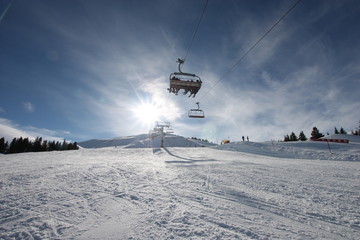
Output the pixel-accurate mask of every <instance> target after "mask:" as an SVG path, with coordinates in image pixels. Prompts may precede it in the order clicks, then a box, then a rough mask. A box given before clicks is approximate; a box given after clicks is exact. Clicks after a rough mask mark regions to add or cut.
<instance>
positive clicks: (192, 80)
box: [167, 59, 202, 97]
mask: <svg viewBox="0 0 360 240" xmlns="http://www.w3.org/2000/svg"><path fill="white" fill-rule="evenodd" d="M177 62H178V63H179V67H178V68H179V72H174V73H171V74H170V78H169V80H170V87H169V88H168V89H167V90H169V93H174V94H175V95H178V93H179V91H180V89H184V92H183V94H184V95H186V94H188V93H189V92H190V95H189V97H191V96H192V97H195V95H196V94H197V92H198V91H199V90H200V88H201V84H202V81H201V79H200V77H199V76H197V75H195V74H192V73H184V72H182V71H181V65H182V64H184V60H183V59H178V60H177Z"/></svg>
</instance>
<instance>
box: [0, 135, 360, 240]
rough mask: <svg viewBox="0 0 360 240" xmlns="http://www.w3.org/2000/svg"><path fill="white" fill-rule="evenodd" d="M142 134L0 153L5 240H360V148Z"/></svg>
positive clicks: (0, 225)
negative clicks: (59, 148)
mask: <svg viewBox="0 0 360 240" xmlns="http://www.w3.org/2000/svg"><path fill="white" fill-rule="evenodd" d="M146 139H147V138H146V137H144V138H140V137H128V138H118V139H113V140H112V143H113V144H114V146H123V147H107V146H109V145H107V144H109V142H111V141H108V142H107V143H106V144H105V143H104V142H101V141H99V142H97V141H93V142H92V144H93V145H91V144H90V143H89V146H97V147H99V146H100V147H103V148H92V149H86V148H85V149H81V150H78V151H64V152H40V153H22V154H9V155H0V166H1V168H0V190H1V191H0V239H4V240H8V239H9V240H10V239H80V240H81V239H327V240H342V239H343V240H345V239H347V240H348V239H350V240H352V239H354V240H355V239H359V236H360V220H359V219H360V218H359V217H360V208H359V201H360V197H359V188H360V164H359V161H360V156H359V155H360V154H359V146H360V144H358V143H350V144H340V143H331V144H330V146H331V148H332V151H333V153H332V154H331V155H330V153H329V150H328V149H327V143H322V142H311V141H309V142H296V143H277V142H274V143H272V142H268V143H252V142H238V143H233V144H227V145H223V146H218V147H196V148H195V147H188V146H186V147H166V148H158V147H154V148H149V147H142V146H146V144H147V142H146V141H147V140H146ZM155 139H156V138H155ZM166 140H167V142H168V143H169V144H174V145H182V144H184V145H185V143H186V141H184V138H181V137H178V136H175V135H173V136H170V137H169V138H168V139H166ZM185 140H186V139H185ZM116 141H117V142H116ZM156 141H157V140H153V142H156ZM115 143H116V144H115ZM192 143H193V142H192ZM101 144H103V145H101ZM155 145H156V144H155ZM134 147H136V148H134ZM224 150H226V151H224ZM304 156H306V158H307V159H301V158H305V157H304ZM311 157H313V158H311ZM326 157H327V158H326ZM317 159H322V160H320V161H319V160H317ZM337 160H341V161H337ZM342 160H348V161H342Z"/></svg>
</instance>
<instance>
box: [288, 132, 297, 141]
mask: <svg viewBox="0 0 360 240" xmlns="http://www.w3.org/2000/svg"><path fill="white" fill-rule="evenodd" d="M297 140H298V138H297V136H296V135H295V133H294V132H292V133H291V135H290V141H294V142H295V141H297Z"/></svg>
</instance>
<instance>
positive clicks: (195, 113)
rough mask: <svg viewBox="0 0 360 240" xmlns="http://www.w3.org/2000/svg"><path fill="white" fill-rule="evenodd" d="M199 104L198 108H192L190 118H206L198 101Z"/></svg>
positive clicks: (189, 113)
mask: <svg viewBox="0 0 360 240" xmlns="http://www.w3.org/2000/svg"><path fill="white" fill-rule="evenodd" d="M196 104H197V105H198V108H197V109H190V110H189V112H188V116H189V118H204V117H205V114H204V111H203V110H201V109H200V106H199V102H197V103H196Z"/></svg>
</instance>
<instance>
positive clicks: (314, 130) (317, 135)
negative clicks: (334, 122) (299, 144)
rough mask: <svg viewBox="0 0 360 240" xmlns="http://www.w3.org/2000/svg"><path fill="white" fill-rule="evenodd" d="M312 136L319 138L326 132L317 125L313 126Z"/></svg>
mask: <svg viewBox="0 0 360 240" xmlns="http://www.w3.org/2000/svg"><path fill="white" fill-rule="evenodd" d="M311 136H312V137H313V138H315V139H319V138H321V137H323V136H324V134H322V133H320V132H319V130H318V129H317V128H316V127H313V130H312V132H311Z"/></svg>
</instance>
